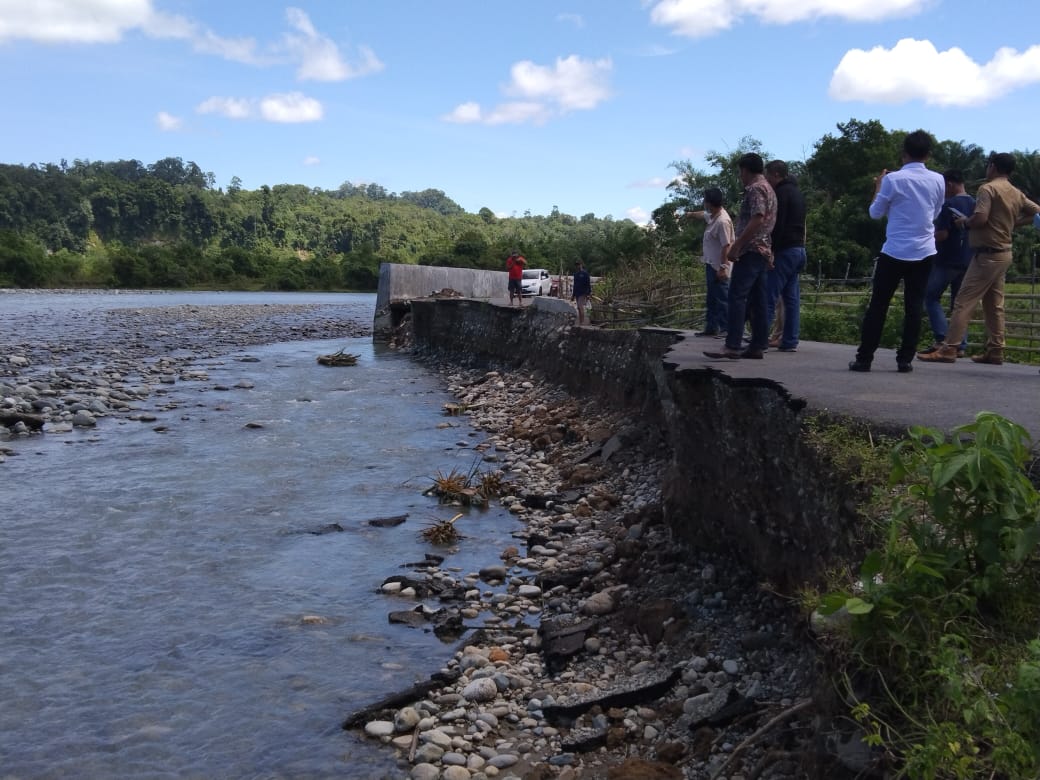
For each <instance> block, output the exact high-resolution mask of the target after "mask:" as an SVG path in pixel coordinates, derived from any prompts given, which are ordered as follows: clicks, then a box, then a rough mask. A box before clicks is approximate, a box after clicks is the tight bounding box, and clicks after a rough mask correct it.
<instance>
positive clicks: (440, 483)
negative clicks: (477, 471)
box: [426, 469, 469, 504]
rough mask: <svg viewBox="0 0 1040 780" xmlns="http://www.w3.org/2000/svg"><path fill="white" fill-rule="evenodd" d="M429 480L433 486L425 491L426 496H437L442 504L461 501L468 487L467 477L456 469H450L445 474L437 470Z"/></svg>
mask: <svg viewBox="0 0 1040 780" xmlns="http://www.w3.org/2000/svg"><path fill="white" fill-rule="evenodd" d="M431 479H433V485H432V486H431V487H430V489H429V490H427V491H426V495H435V496H437V498H439V499H440V502H441V503H442V504H448V503H451V502H452V501H461V500H462V499H463V496H464V494H465V491H466V489H467V488H468V487H469V480H468V478H467V475H466V474H464V473H463V472H461V471H459V470H457V469H452V470H451V471H449V472H448V473H447V474H445V473H444V472H443V471H441V470H440V469H437V473H436V474H435V475H434V476H433V477H431Z"/></svg>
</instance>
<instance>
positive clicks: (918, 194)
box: [849, 130, 946, 374]
mask: <svg viewBox="0 0 1040 780" xmlns="http://www.w3.org/2000/svg"><path fill="white" fill-rule="evenodd" d="M931 153H932V137H931V136H930V135H929V134H928V133H926V132H925V131H924V130H915V131H914V132H912V133H909V134H908V135H907V136H906V138H905V139H904V140H903V166H902V167H901V168H900V169H899V170H898V171H893V172H892V173H889V172H888V171H882V172H881V175H880V176H878V177H877V178H876V179H875V180H874V200H873V201H872V202H871V204H870V216H871V217H873V218H874V219H881V218H882V217H888V227H887V229H886V230H885V243H884V244H883V245H882V247H881V254H880V255H879V256H878V258H877V264H876V265H875V267H874V282H873V287H872V289H871V292H870V303H869V304H867V313H866V315H864V317H863V326H862V330H861V333H860V342H859V349H858V350H856V359H855V360H853V361H852V362H851V363H849V370H850V371H870V364H871V363H872V362H873V361H874V352H876V351H877V348H878V345H879V344H880V343H881V331H882V328H884V325H885V316H886V315H887V314H888V307H889V304H891V303H892V296H893V295H895V292H896V289H897V288H898V287H899V283H900V282H902V283H903V336H902V340H901V342H900V345H899V349H898V350H897V351H896V368H897V370H898V371H899V372H900V373H902V374H906V373H909V372H910V371H913V370H914V367H913V365H912V362H913V359H914V355H915V354H916V352H917V342H918V339H919V338H920V336H921V319H922V308H923V304H924V292H925V287H926V286H927V284H928V274H929V272H930V271H931V268H932V259H933V257H934V256H935V220H936V218H937V217H938V216H939V211H940V210H941V209H942V205H943V201H944V200H945V198H946V182H945V181H944V180H943V177H942V174H941V173H937V172H936V171H930V170H928V168H926V167H925V165H924V163H925V160H927V159H928V157H929V156H930V155H931Z"/></svg>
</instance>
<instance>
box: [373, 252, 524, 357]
mask: <svg viewBox="0 0 1040 780" xmlns="http://www.w3.org/2000/svg"><path fill="white" fill-rule="evenodd" d="M507 280H508V277H507V276H506V272H505V271H478V270H475V269H471V268H441V267H438V266H432V265H405V264H400V263H381V264H380V265H379V287H378V289H377V290H376V312H375V317H374V321H373V327H372V329H373V332H374V334H375V338H376V340H383V339H384V337H385V335H386V333H387V332H388V330H389V329H390V328H392V327H394V326H396V325H397V322H396V321H395V318H394V316H393V314H392V312H391V303H392V302H394V301H408V300H411V299H413V298H425V297H427V296H428V295H430V294H431V293H434V292H439V291H440V290H443V289H445V288H449V289H452V290H455V291H456V292H459V293H461V294H462V295H463V296H464V297H466V298H480V299H483V300H488V299H490V298H503V297H508V295H509V293H508V291H507Z"/></svg>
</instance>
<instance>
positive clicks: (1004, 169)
mask: <svg viewBox="0 0 1040 780" xmlns="http://www.w3.org/2000/svg"><path fill="white" fill-rule="evenodd" d="M988 162H989V163H990V164H991V165H992V166H993V167H994V168H996V169H997V171H999V172H1000V173H1002V174H1004V175H1005V176H1010V175H1011V173H1012V171H1014V170H1015V155H1013V154H1008V153H1007V152H993V153H992V154H991V155H990V156H989V161H988Z"/></svg>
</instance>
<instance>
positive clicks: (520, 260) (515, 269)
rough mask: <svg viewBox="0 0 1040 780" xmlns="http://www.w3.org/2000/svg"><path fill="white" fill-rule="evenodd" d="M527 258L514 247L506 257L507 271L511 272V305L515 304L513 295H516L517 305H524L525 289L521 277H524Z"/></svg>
mask: <svg viewBox="0 0 1040 780" xmlns="http://www.w3.org/2000/svg"><path fill="white" fill-rule="evenodd" d="M526 265H527V260H526V259H524V256H523V255H522V254H520V250H519V249H514V250H513V251H512V252H511V253H510V255H509V257H507V258H506V271H508V272H509V305H510V306H512V305H513V296H514V295H515V296H516V300H517V305H519V306H521V307H522V306H523V305H524V290H523V287H522V286H521V281H520V280H521V279H523V278H524V266H526Z"/></svg>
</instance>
